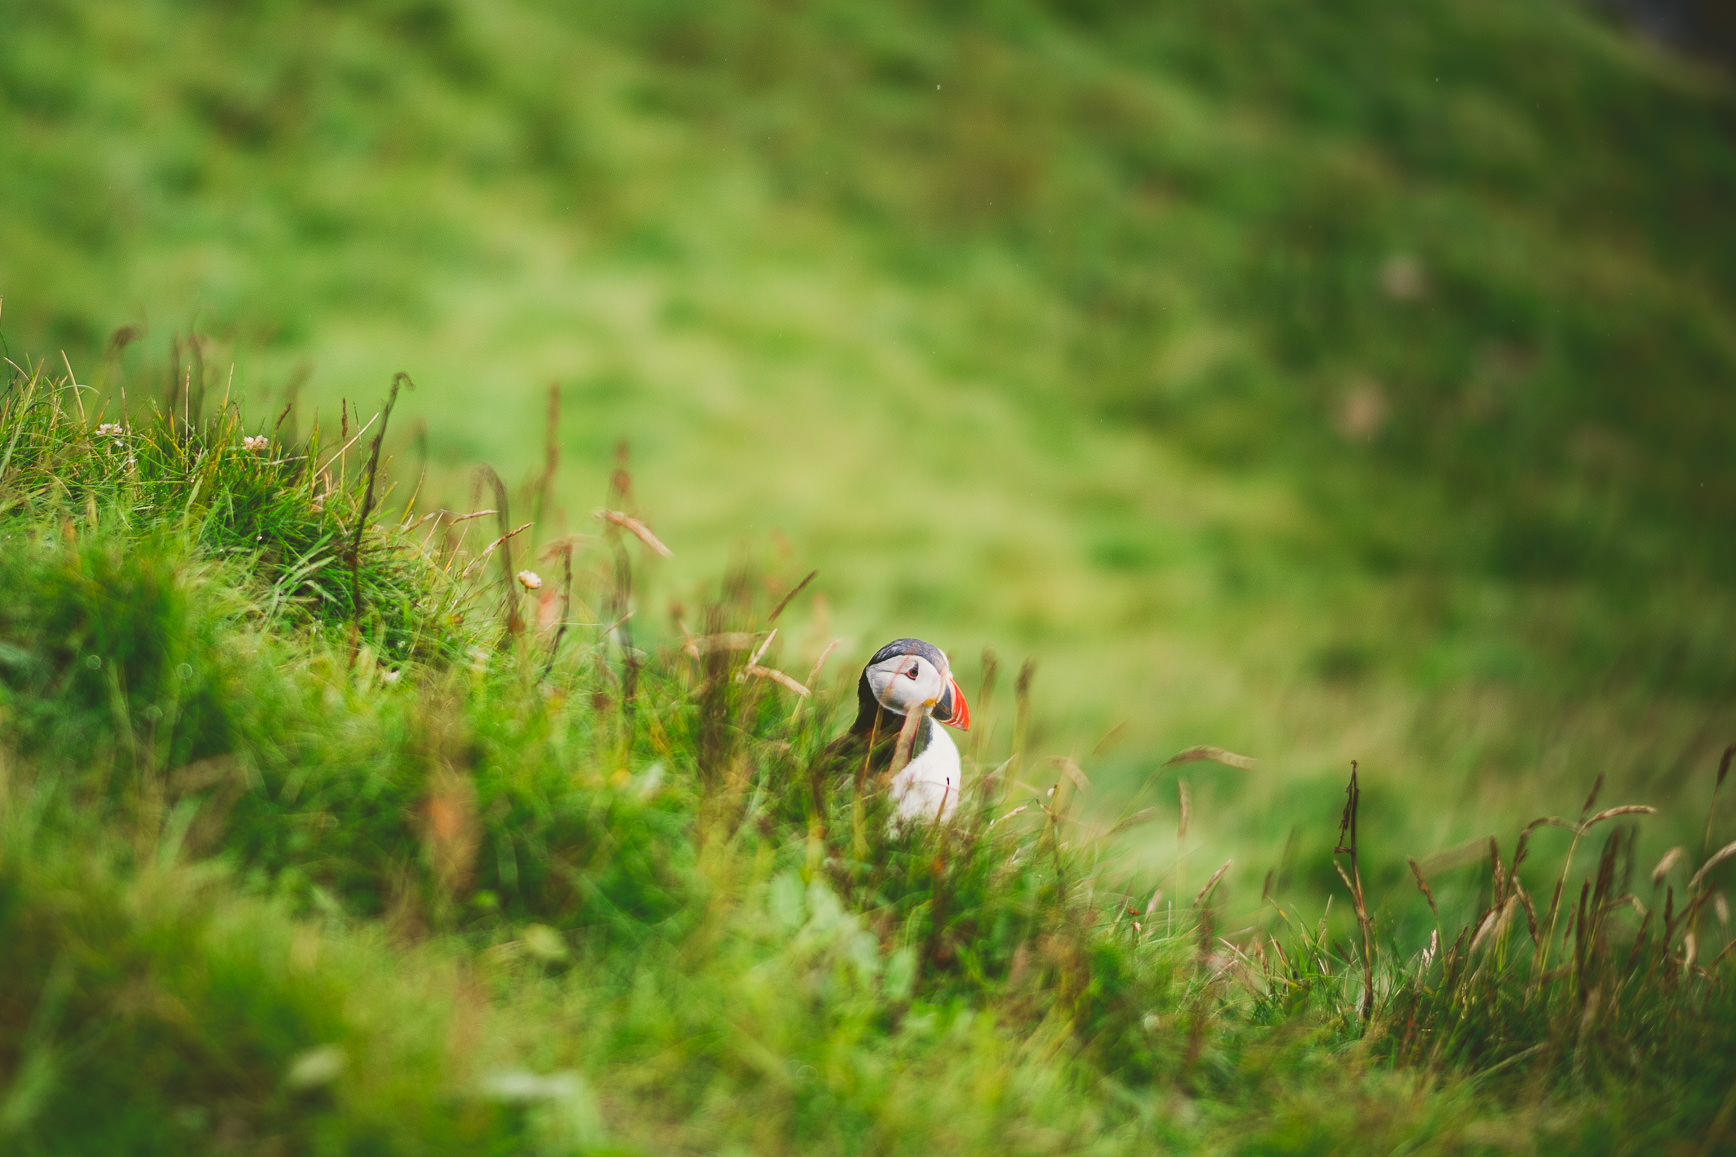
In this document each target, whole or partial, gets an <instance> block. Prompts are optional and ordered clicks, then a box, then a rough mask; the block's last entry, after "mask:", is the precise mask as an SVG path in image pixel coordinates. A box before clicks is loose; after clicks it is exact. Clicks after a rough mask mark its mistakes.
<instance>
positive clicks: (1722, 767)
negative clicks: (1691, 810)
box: [1700, 743, 1736, 856]
mask: <svg viewBox="0 0 1736 1157" xmlns="http://www.w3.org/2000/svg"><path fill="white" fill-rule="evenodd" d="M1731 756H1736V743H1732V744H1731V745H1730V746H1729V747H1726V748H1725V749H1724V755H1723V758H1721V759H1719V760H1718V778H1717V779H1716V780H1714V781H1713V783H1712V802H1711V803H1710V804H1709V805H1707V808H1706V834H1705V836H1704V837H1703V838H1702V839H1701V841H1700V855H1702V856H1704V855H1705V854H1706V853H1707V852H1708V851H1709V850H1710V849H1711V847H1712V821H1713V820H1714V819H1715V818H1717V815H1718V793H1719V792H1720V791H1721V790H1723V787H1724V777H1725V776H1727V775H1729V774H1730V757H1731Z"/></svg>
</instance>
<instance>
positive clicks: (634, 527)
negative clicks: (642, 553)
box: [596, 510, 675, 558]
mask: <svg viewBox="0 0 1736 1157" xmlns="http://www.w3.org/2000/svg"><path fill="white" fill-rule="evenodd" d="M596 517H597V518H598V519H600V520H601V521H603V522H609V523H613V524H614V525H616V526H619V527H620V528H621V529H623V530H625V531H627V532H628V533H629V534H631V535H633V537H635V538H637V539H638V540H639V541H640V542H642V543H644V544H645V545H646V546H648V547H650V548H651V550H652V552H653V553H655V554H657V555H659V556H661V557H663V558H673V557H675V552H674V551H672V550H670V549H669V548H668V547H666V546H664V545H663V543H662V541H661V540H659V539H658V537H657V536H656V535H655V534H652V533H651V528H650V527H649V526H646V525H645V524H644V523H643V522H640V521H639V520H638V519H637V518H634V517H633V516H632V515H631V514H627V513H625V512H623V511H620V510H599V511H597V513H596Z"/></svg>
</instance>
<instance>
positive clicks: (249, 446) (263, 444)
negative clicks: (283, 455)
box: [241, 434, 271, 454]
mask: <svg viewBox="0 0 1736 1157" xmlns="http://www.w3.org/2000/svg"><path fill="white" fill-rule="evenodd" d="M241 448H242V449H243V450H246V451H249V452H250V453H254V454H263V453H265V452H266V451H267V450H270V449H271V439H270V438H267V437H266V436H265V435H264V434H251V435H249V436H247V437H245V438H242V439H241Z"/></svg>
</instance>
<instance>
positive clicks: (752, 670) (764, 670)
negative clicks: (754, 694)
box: [742, 663, 812, 699]
mask: <svg viewBox="0 0 1736 1157" xmlns="http://www.w3.org/2000/svg"><path fill="white" fill-rule="evenodd" d="M742 675H743V676H749V675H751V676H753V677H754V678H756V679H770V680H771V681H772V682H774V683H779V684H782V685H783V686H785V687H788V688H789V689H790V690H791V691H794V692H795V693H796V694H797V695H800V696H801V697H802V698H804V699H806V698H807V697H808V696H809V695H810V694H812V692H810V691H809V690H808V689H807V688H806V687H804V686H802V685H801V684H800V683H798V682H796V681H795V680H794V679H792V678H791V677H790V676H788V675H786V674H784V673H783V672H782V671H779V670H776V669H774V668H771V667H761V666H760V665H759V664H757V663H749V664H748V665H747V666H746V667H745V668H743V670H742Z"/></svg>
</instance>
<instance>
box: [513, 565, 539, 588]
mask: <svg viewBox="0 0 1736 1157" xmlns="http://www.w3.org/2000/svg"><path fill="white" fill-rule="evenodd" d="M518 583H519V585H520V586H522V587H523V588H524V589H525V590H527V591H536V590H541V589H542V575H540V574H538V573H536V571H534V570H521V571H519V572H518Z"/></svg>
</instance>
